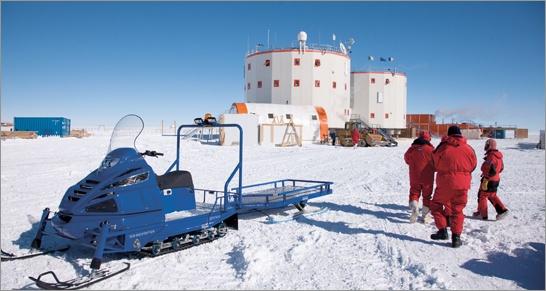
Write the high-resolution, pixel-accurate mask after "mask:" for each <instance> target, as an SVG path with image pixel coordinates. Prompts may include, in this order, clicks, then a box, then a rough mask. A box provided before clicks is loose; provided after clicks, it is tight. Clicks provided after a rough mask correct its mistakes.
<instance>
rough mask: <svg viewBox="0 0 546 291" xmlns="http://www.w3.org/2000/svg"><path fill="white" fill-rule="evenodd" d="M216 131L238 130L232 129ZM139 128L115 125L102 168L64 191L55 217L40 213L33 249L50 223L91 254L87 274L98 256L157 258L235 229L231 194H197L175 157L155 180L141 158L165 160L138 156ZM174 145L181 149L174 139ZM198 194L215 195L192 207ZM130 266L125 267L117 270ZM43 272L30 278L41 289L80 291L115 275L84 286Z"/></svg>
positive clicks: (130, 123) (131, 121)
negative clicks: (51, 279)
mask: <svg viewBox="0 0 546 291" xmlns="http://www.w3.org/2000/svg"><path fill="white" fill-rule="evenodd" d="M209 122H211V123H212V122H213V121H211V120H209ZM204 123H205V122H202V123H201V124H199V125H189V126H187V127H193V126H204ZM215 126H221V127H236V128H238V129H239V130H241V128H240V126H239V125H236V124H221V125H220V124H215ZM143 128H144V123H143V121H142V119H141V118H140V117H138V116H136V115H127V116H125V117H123V118H122V119H121V120H120V121H119V122H118V123H117V125H116V127H115V128H114V131H113V133H112V137H111V139H110V147H109V150H108V154H107V155H106V157H105V158H104V160H103V161H102V162H101V164H100V166H99V167H98V168H97V169H96V170H94V171H93V172H91V173H90V174H89V175H87V177H85V178H83V179H82V180H81V181H80V182H78V183H77V184H75V185H74V186H72V187H70V188H69V189H68V190H67V191H66V193H65V195H64V197H63V198H62V201H61V204H60V206H59V211H58V212H56V213H55V214H54V216H53V218H51V219H50V218H49V215H50V212H51V211H50V210H49V209H48V208H46V209H44V211H43V214H42V218H41V221H40V227H39V230H38V232H37V234H36V237H35V239H34V240H33V242H32V247H33V248H36V249H39V248H40V246H41V241H42V238H43V236H44V235H47V234H48V233H46V232H45V229H46V224H47V222H50V224H51V226H52V227H53V229H54V231H55V233H53V235H58V236H60V237H63V238H67V239H70V240H73V241H74V242H76V243H77V244H80V245H84V246H88V247H91V248H94V250H95V251H94V256H93V259H92V261H91V268H92V269H96V270H98V269H99V268H100V266H101V261H102V258H103V255H104V254H111V253H128V252H139V253H146V254H149V255H151V256H157V255H160V254H164V253H169V252H172V251H178V250H181V249H184V248H187V247H188V246H193V245H198V244H200V243H202V242H206V241H212V240H214V239H216V238H219V237H222V236H224V235H225V234H226V232H227V228H228V227H230V228H234V229H237V227H238V225H237V209H236V200H237V197H236V196H235V194H234V193H231V192H228V191H212V190H199V189H195V188H194V184H193V180H192V176H191V173H190V172H188V171H184V170H181V169H180V163H179V161H180V152H179V151H177V159H176V161H175V162H174V163H173V164H172V165H171V166H170V167H169V169H168V170H167V172H166V173H165V174H164V175H157V174H155V172H154V170H153V169H152V168H151V167H150V165H148V163H147V162H146V160H145V159H144V157H146V156H147V157H158V156H163V154H162V153H159V152H156V151H150V150H146V151H143V152H138V150H137V147H136V140H137V138H138V136H139V135H140V134H141V132H142V130H143ZM177 145H178V149H179V148H180V139H178V143H177ZM241 151H242V150H241ZM240 169H241V162H239V163H238V164H237V166H236V167H235V169H234V170H233V173H232V175H231V176H230V177H229V178H228V180H227V181H226V185H225V189H227V188H228V185H229V183H230V181H231V179H232V178H233V176H234V175H235V174H236V173H237V172H238V171H240ZM240 177H241V176H240V175H239V180H240V179H241V178H240ZM239 187H241V183H239ZM239 193H240V191H239ZM196 194H202V195H203V196H205V195H208V196H210V195H214V199H212V200H213V201H210V200H211V199H209V201H210V202H209V203H203V202H196V198H195V196H196ZM204 198H205V197H204ZM204 200H205V199H203V201H204ZM199 201H201V200H199ZM128 268H129V265H128V264H127V266H126V268H124V269H122V270H120V271H125V270H127V269H128ZM48 273H49V274H52V275H54V273H52V272H46V273H44V274H41V275H40V276H39V277H38V278H32V277H31V279H32V280H33V281H35V282H36V284H37V285H38V286H39V287H41V288H57V289H58V288H62V289H65V288H63V287H68V288H71V287H78V288H82V287H85V286H88V285H90V284H87V283H91V284H92V283H95V281H97V279H105V277H110V276H113V275H115V274H118V273H119V271H115V272H111V271H107V272H106V275H101V276H94V278H92V279H91V278H89V280H88V281H85V280H84V282H86V285H83V284H79V285H75V284H73V283H74V282H70V284H68V283H67V282H61V281H59V280H57V278H56V276H54V279H55V280H56V281H57V282H56V283H47V282H44V281H42V280H41V277H42V276H43V275H46V274H48ZM103 273H104V272H103ZM78 282H80V281H78ZM82 285H83V286H82Z"/></svg>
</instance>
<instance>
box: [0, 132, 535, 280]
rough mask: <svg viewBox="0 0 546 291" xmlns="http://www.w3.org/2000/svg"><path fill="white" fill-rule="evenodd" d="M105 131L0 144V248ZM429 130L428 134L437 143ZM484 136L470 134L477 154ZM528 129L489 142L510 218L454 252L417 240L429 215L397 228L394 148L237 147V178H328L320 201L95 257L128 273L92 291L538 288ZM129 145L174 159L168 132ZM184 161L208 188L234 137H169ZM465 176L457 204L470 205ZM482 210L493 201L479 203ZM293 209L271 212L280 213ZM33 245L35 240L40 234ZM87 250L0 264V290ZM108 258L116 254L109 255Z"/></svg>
mask: <svg viewBox="0 0 546 291" xmlns="http://www.w3.org/2000/svg"><path fill="white" fill-rule="evenodd" d="M108 139H109V137H108V135H107V134H106V133H105V132H97V133H96V135H94V136H92V137H90V138H84V139H76V138H62V139H61V138H39V139H37V140H5V141H2V142H1V153H2V155H1V231H2V232H1V246H2V249H4V250H9V251H12V252H26V251H28V246H29V245H30V242H31V241H32V239H33V235H34V233H35V231H36V228H37V222H38V221H39V218H40V215H41V211H42V209H43V208H44V207H50V208H53V209H55V208H56V207H57V206H58V204H59V202H60V200H61V197H62V196H63V194H64V191H65V190H66V188H68V187H69V186H70V185H72V184H74V183H76V182H77V181H79V180H80V179H81V178H83V177H84V176H85V175H86V174H87V173H88V172H90V171H92V170H93V169H94V168H96V167H97V166H98V164H99V162H100V161H101V160H102V158H103V156H104V154H105V152H106V150H107V147H108ZM438 142H439V140H437V139H435V140H433V144H435V145H436V144H438ZM484 142H485V140H474V141H470V144H471V145H472V146H473V147H474V149H475V150H476V153H477V155H478V158H479V162H480V163H481V157H482V156H483V144H484ZM537 142H538V137H537V136H532V137H531V138H530V139H524V140H499V141H498V143H499V148H500V150H501V151H502V152H503V153H504V155H505V165H506V166H505V171H504V173H503V175H502V181H501V186H500V188H499V192H498V193H499V196H500V197H501V199H502V200H503V201H504V202H505V203H506V205H507V206H508V207H509V209H510V212H511V214H510V215H509V216H508V217H507V218H505V219H504V220H502V221H499V222H495V221H481V220H473V219H466V220H465V224H464V232H463V235H462V239H463V242H464V245H463V246H462V247H461V248H459V249H452V248H451V247H449V244H450V242H436V241H431V240H430V238H429V235H430V234H431V233H432V232H434V231H436V229H435V227H434V225H433V223H432V222H430V223H427V224H420V223H416V224H409V223H408V218H409V211H408V209H407V208H408V207H407V200H408V195H407V193H408V188H409V186H408V173H407V166H406V165H405V163H404V161H403V154H404V152H405V151H406V149H407V148H408V146H409V145H410V143H411V140H409V139H406V140H401V141H400V145H399V146H398V147H396V148H358V149H356V150H353V149H352V148H341V147H337V148H334V147H331V146H324V145H312V144H308V145H304V146H303V147H301V148H299V147H293V148H276V147H255V148H246V149H245V152H244V155H245V157H244V175H243V181H244V183H245V184H250V183H259V182H265V181H268V180H273V179H281V178H301V179H317V180H326V181H333V182H334V183H335V184H334V186H333V189H334V194H332V195H328V196H324V197H321V198H318V199H315V200H312V201H311V203H310V205H309V208H310V209H313V208H315V209H316V208H324V207H327V208H328V209H329V210H328V211H326V212H323V213H320V214H316V215H309V216H303V217H299V218H298V219H296V220H292V221H290V222H285V223H277V224H266V223H265V222H266V219H267V216H266V215H265V214H262V213H254V214H247V215H243V216H241V217H240V221H239V228H240V229H239V231H232V230H230V232H229V233H228V235H227V236H225V237H224V238H222V239H219V240H216V241H214V242H212V243H209V244H204V245H201V246H198V247H194V248H191V249H188V250H184V251H181V252H178V253H173V254H169V255H165V256H161V257H158V258H148V259H142V260H138V259H134V258H131V257H128V256H115V257H107V258H106V262H105V263H103V266H109V265H114V264H118V263H119V262H120V261H129V262H130V263H131V264H132V267H131V269H130V270H129V271H128V272H126V273H123V274H121V275H119V276H118V277H114V278H112V279H110V280H106V281H103V282H100V283H97V284H96V285H94V286H93V287H92V288H93V289H391V288H392V289H544V282H545V279H544V274H545V270H544V256H545V255H544V243H545V187H544V185H545V174H544V170H545V156H544V150H536V149H535V148H534V145H535V144H536V143H537ZM137 145H138V146H139V148H140V149H150V150H157V151H160V152H164V153H165V156H164V157H162V158H159V159H154V158H147V159H148V161H149V162H150V163H151V164H152V166H153V167H154V169H156V170H157V172H158V173H163V172H164V171H165V170H166V169H167V167H168V166H169V165H170V163H171V162H172V160H173V159H174V156H175V145H176V138H174V137H161V136H159V135H158V134H157V133H153V132H149V133H147V134H145V135H144V136H142V137H141V138H140V139H139V144H137ZM182 155H183V156H184V157H185V158H184V161H183V163H184V168H185V169H187V170H190V171H191V172H192V174H193V180H194V183H195V186H196V187H199V188H210V189H222V188H223V183H224V181H225V179H226V178H227V176H228V175H229V173H230V171H231V170H232V169H233V167H234V166H235V162H236V158H237V148H236V147H217V146H206V145H201V144H198V143H196V142H190V141H187V142H183V154H182ZM478 181H479V172H478V171H475V172H474V179H473V184H472V189H471V191H470V192H469V201H468V205H467V207H466V209H465V213H466V214H467V215H471V213H472V211H473V210H474V209H475V208H476V207H477V201H476V197H477V195H476V193H477V188H478ZM489 211H490V217H492V218H494V216H495V215H494V210H493V209H492V207H491V206H489ZM294 212H295V211H294V209H290V208H287V209H284V210H283V211H271V212H269V213H268V214H269V215H270V216H272V217H276V218H279V219H283V218H285V217H287V216H288V215H291V214H293V213H294ZM44 244H45V245H46V246H47V242H45V243H44ZM91 256H92V251H90V250H88V249H85V248H79V247H75V248H72V249H71V250H69V251H68V252H67V253H65V254H57V255H51V256H49V255H48V256H42V257H36V258H33V259H29V260H23V261H12V262H2V263H1V286H0V287H1V289H4V290H5V289H13V288H15V289H24V288H35V285H33V284H32V282H31V281H30V280H29V279H28V277H27V276H29V275H30V276H37V275H38V274H39V273H42V272H45V271H48V270H54V271H55V272H57V274H58V275H59V276H60V279H69V278H71V277H73V276H75V275H77V274H79V273H82V272H84V269H83V268H82V266H85V268H88V266H89V264H90V261H91ZM115 259H117V261H116V260H115Z"/></svg>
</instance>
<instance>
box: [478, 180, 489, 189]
mask: <svg viewBox="0 0 546 291" xmlns="http://www.w3.org/2000/svg"><path fill="white" fill-rule="evenodd" d="M487 184H489V180H487V179H485V178H483V179H482V184H481V185H480V190H482V191H487Z"/></svg>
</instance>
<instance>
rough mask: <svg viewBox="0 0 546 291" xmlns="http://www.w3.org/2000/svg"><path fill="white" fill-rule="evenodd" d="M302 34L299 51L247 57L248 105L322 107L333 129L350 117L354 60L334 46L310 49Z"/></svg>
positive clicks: (266, 52) (281, 50)
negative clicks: (352, 64)
mask: <svg viewBox="0 0 546 291" xmlns="http://www.w3.org/2000/svg"><path fill="white" fill-rule="evenodd" d="M306 40H307V34H305V32H300V34H299V35H298V41H299V43H300V46H299V47H297V48H286V49H270V50H265V51H255V52H252V53H250V54H248V55H247V56H246V58H245V70H244V71H245V74H244V79H245V99H246V102H247V103H266V104H289V105H312V106H320V107H322V108H324V110H326V114H327V117H328V124H329V127H330V128H342V127H344V125H345V122H346V121H347V120H349V118H350V116H351V107H350V98H351V97H350V81H351V73H350V72H351V59H350V57H349V55H348V54H347V51H346V50H345V49H344V48H343V47H342V45H340V48H339V49H338V48H334V47H332V46H318V45H316V46H309V45H307V44H306Z"/></svg>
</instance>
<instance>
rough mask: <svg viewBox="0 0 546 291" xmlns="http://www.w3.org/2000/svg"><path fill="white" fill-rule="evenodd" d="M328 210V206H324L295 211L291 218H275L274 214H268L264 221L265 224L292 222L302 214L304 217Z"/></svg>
mask: <svg viewBox="0 0 546 291" xmlns="http://www.w3.org/2000/svg"><path fill="white" fill-rule="evenodd" d="M328 210H329V208H328V207H322V208H320V209H318V210H314V211H309V210H304V211H300V212H298V213H295V214H294V215H292V216H290V217H289V218H285V219H275V218H273V217H272V216H267V218H266V220H265V222H264V223H265V224H276V223H282V222H290V221H294V220H297V219H298V218H299V217H302V216H303V217H308V216H313V215H317V214H321V213H324V212H326V211H328Z"/></svg>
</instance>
